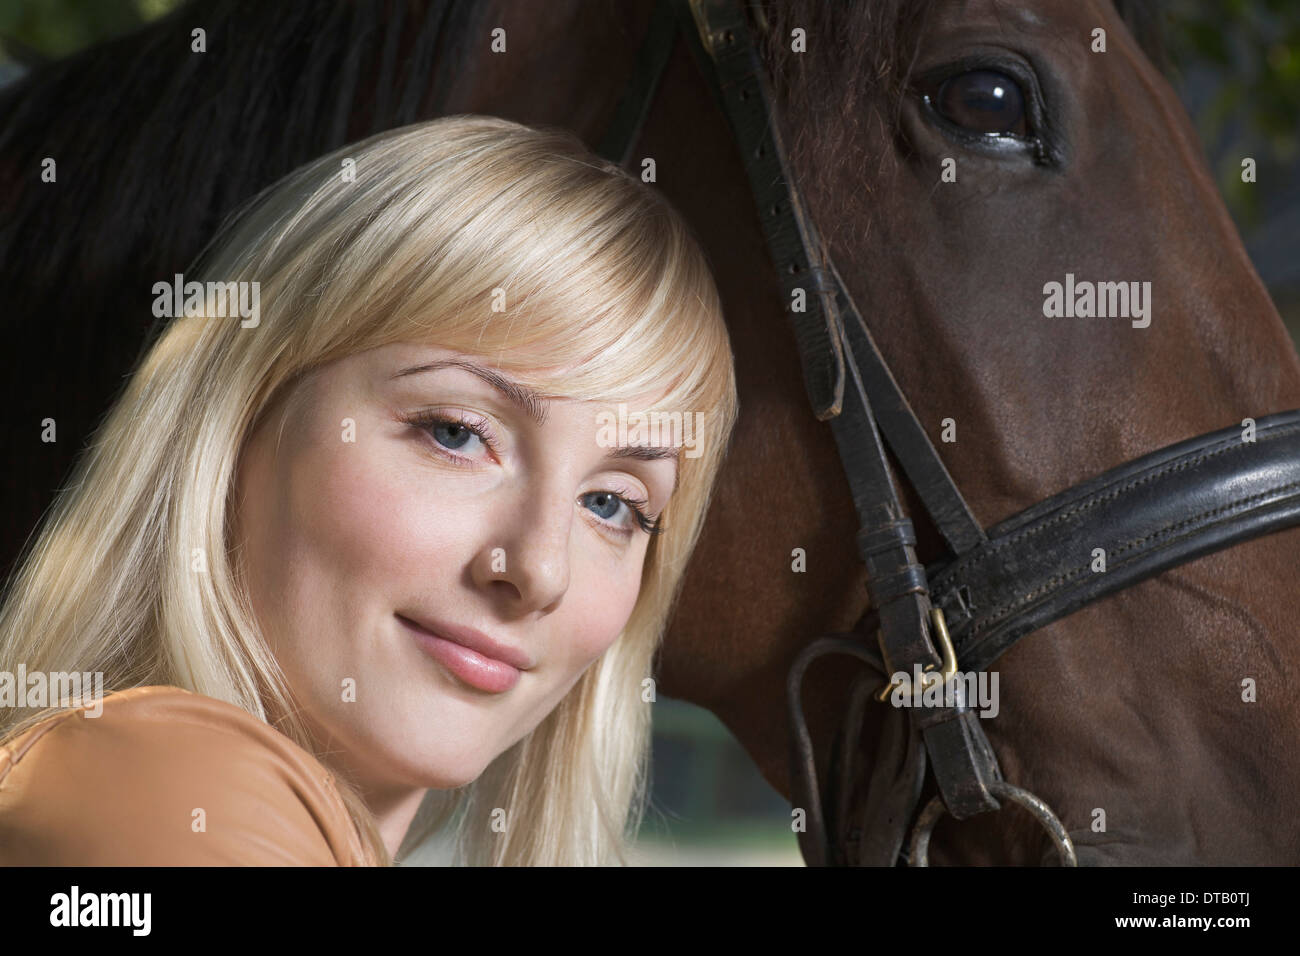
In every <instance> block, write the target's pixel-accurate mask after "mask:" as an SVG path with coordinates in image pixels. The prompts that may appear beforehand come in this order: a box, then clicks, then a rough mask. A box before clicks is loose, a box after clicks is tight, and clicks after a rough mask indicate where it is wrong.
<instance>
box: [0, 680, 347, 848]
mask: <svg viewBox="0 0 1300 956" xmlns="http://www.w3.org/2000/svg"><path fill="white" fill-rule="evenodd" d="M365 859H366V857H365V854H364V852H363V850H362V847H361V842H360V838H359V837H358V835H357V832H356V828H355V826H354V825H353V823H352V820H351V817H350V816H349V815H348V813H347V809H346V808H345V806H344V804H343V801H342V799H341V798H340V797H339V795H338V792H337V790H336V789H335V786H334V782H333V778H332V777H331V775H330V773H329V771H328V770H327V769H326V768H325V767H324V766H323V765H322V764H321V763H320V762H319V761H317V760H316V759H315V758H314V757H312V756H311V755H310V754H309V753H307V752H306V751H305V750H303V749H302V748H301V747H299V746H298V745H297V744H295V743H294V742H293V741H292V740H290V739H289V738H288V737H286V736H285V735H284V734H282V733H280V732H279V731H277V730H275V729H274V728H273V727H271V726H270V725H268V724H267V723H266V722H264V721H262V720H260V719H259V718H257V717H255V716H254V715H252V714H250V713H248V712H247V711H245V710H243V709H242V708H240V707H236V706H235V705H233V704H230V703H227V702H225V701H221V700H216V699H214V698H211V697H207V696H204V695H202V694H195V693H192V692H190V691H187V690H184V689H182V688H179V687H170V686H150V687H135V688H131V689H130V690H124V691H119V692H117V693H112V694H108V695H106V696H104V697H103V698H102V699H101V700H99V701H97V702H94V703H92V704H89V705H85V706H81V707H77V708H72V709H67V710H63V711H59V712H58V713H55V714H52V715H50V716H49V717H47V718H46V719H45V720H43V721H41V722H40V723H38V724H36V725H34V726H32V727H29V728H28V729H26V730H24V731H22V732H21V733H19V734H17V735H16V736H13V737H12V738H10V739H8V740H6V741H5V742H4V743H3V744H2V745H0V864H6V865H19V866H21V865H35V866H59V865H74V866H75V865H102V866H123V865H126V866H178V865H179V866H185V865H207V866H222V865H263V866H278V865H306V866H333V865H345V866H346V865H358V864H361V863H363V862H365Z"/></svg>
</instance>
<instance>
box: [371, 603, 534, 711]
mask: <svg viewBox="0 0 1300 956" xmlns="http://www.w3.org/2000/svg"><path fill="white" fill-rule="evenodd" d="M397 619H398V620H399V621H401V623H402V626H403V627H405V628H406V629H407V630H408V631H410V632H411V634H412V636H413V637H414V638H415V642H416V644H418V645H419V647H420V649H421V650H422V651H424V652H425V653H426V654H428V655H429V656H430V657H432V658H433V659H434V660H436V661H437V662H438V663H439V664H441V665H442V666H443V667H445V668H446V669H447V670H449V671H451V673H452V674H454V675H455V676H456V677H458V678H460V679H461V680H462V681H464V682H465V683H466V684H469V685H470V686H471V687H476V688H478V689H479V690H485V691H489V692H491V693H494V694H501V693H504V692H505V691H508V690H509V689H510V688H512V687H514V686H515V684H517V683H519V676H520V674H521V672H522V671H525V670H528V669H529V668H530V667H532V662H531V661H529V660H528V657H527V655H525V654H524V653H522V652H521V651H518V650H516V649H514V648H511V647H507V646H506V645H503V644H501V643H500V642H498V641H494V640H493V639H492V638H490V637H488V636H487V635H486V634H483V633H482V632H481V631H476V630H474V629H473V628H464V627H459V626H457V625H452V624H443V623H440V622H430V625H431V626H428V627H426V626H424V625H422V624H417V623H416V622H415V621H412V620H411V619H410V618H406V617H403V616H402V615H401V614H398V615H397Z"/></svg>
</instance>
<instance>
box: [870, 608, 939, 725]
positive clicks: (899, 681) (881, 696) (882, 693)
mask: <svg viewBox="0 0 1300 956" xmlns="http://www.w3.org/2000/svg"><path fill="white" fill-rule="evenodd" d="M935 636H938V638H939V652H940V654H941V655H942V657H943V669H942V670H940V671H937V672H936V671H935V669H934V665H933V664H926V665H925V671H924V672H923V673H922V680H921V689H922V690H925V689H926V687H933V686H934V681H930V682H929V683H927V682H926V680H925V678H926V677H927V676H933V677H934V679H935V680H937V681H941V682H942V683H945V684H946V683H947V682H948V681H949V680H950V679H951V678H952V677H953V675H955V674H956V673H957V652H956V651H955V650H953V646H952V638H951V637H949V636H948V622H947V621H945V620H944V617H943V609H942V608H937V607H932V608H930V637H931V638H932V639H933V638H934V637H935ZM931 643H933V640H932V641H931ZM895 687H900V688H902V689H903V691H904V693H907V694H910V693H912V678H910V677H908V676H907V675H906V674H903V675H902V676H901V678H900V677H897V676H896V677H894V678H893V679H891V680H890V682H889V683H888V684H886V685H885V686H884V687H882V688H881V689H880V690H879V691H877V692H876V700H878V701H880V702H881V703H884V702H885V701H886V700H888V699H889V695H890V694H891V693H893V691H894V688H895Z"/></svg>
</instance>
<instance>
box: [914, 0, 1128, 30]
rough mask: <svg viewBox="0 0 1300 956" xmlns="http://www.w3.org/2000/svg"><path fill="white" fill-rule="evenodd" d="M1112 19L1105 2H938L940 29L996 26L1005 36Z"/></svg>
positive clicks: (993, 0) (936, 8) (1112, 10)
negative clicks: (1106, 17) (1008, 33)
mask: <svg viewBox="0 0 1300 956" xmlns="http://www.w3.org/2000/svg"><path fill="white" fill-rule="evenodd" d="M1107 15H1114V8H1113V7H1112V6H1111V4H1110V3H1108V2H1105V0H1082V2H1081V0H938V2H937V3H936V4H935V17H936V20H937V25H939V26H959V25H960V26H978V25H990V26H997V27H998V28H999V29H1001V30H1005V31H1007V32H1011V33H1014V32H1020V31H1035V32H1036V31H1042V30H1054V29H1057V28H1058V27H1060V26H1063V25H1065V24H1068V23H1074V22H1083V21H1087V22H1089V23H1091V24H1093V25H1094V26H1096V25H1099V21H1100V20H1101V18H1103V17H1105V16H1107Z"/></svg>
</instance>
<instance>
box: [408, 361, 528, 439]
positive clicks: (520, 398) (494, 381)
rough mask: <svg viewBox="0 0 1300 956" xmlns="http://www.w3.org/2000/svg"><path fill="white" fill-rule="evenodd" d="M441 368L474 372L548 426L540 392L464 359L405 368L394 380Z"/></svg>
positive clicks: (514, 403)
mask: <svg viewBox="0 0 1300 956" xmlns="http://www.w3.org/2000/svg"><path fill="white" fill-rule="evenodd" d="M440 368H463V369H464V370H465V371H467V372H472V373H473V374H475V375H477V376H478V377H479V378H481V379H483V381H485V382H487V383H488V384H489V385H491V386H492V387H493V388H495V389H496V390H497V391H498V392H500V393H501V394H502V395H504V396H505V397H506V398H508V399H509V400H510V402H511V403H512V404H513V405H515V406H516V407H517V408H518V409H519V410H520V411H522V412H523V413H524V414H525V415H527V416H528V417H529V418H531V419H532V420H533V421H534V422H535V423H536V424H537V425H538V427H540V426H542V425H544V424H546V399H544V398H542V395H541V393H540V392H535V391H533V390H532V389H531V388H526V387H524V386H523V385H520V384H519V383H518V382H514V381H511V380H510V379H508V378H506V377H505V376H504V375H502V374H500V373H499V372H494V371H492V369H490V368H484V367H483V366H481V365H475V364H474V363H473V362H466V361H464V360H462V359H440V360H439V361H437V362H426V363H425V364H423V365H412V366H411V367H410V368H404V369H402V370H401V371H399V372H398V373H397V374H396V375H394V376H393V378H394V379H398V378H403V377H405V376H407V375H419V374H420V373H422V372H436V371H437V370H438V369H440Z"/></svg>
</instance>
